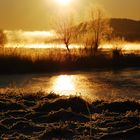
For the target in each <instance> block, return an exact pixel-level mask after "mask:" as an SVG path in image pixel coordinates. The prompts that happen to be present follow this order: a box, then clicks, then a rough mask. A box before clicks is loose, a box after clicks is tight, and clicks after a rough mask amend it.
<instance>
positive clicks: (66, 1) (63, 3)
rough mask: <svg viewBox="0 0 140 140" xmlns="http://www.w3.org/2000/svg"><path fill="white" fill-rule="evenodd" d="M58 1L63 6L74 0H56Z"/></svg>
mask: <svg viewBox="0 0 140 140" xmlns="http://www.w3.org/2000/svg"><path fill="white" fill-rule="evenodd" d="M56 2H57V3H58V4H60V5H62V6H67V5H69V4H70V3H71V2H72V0H56Z"/></svg>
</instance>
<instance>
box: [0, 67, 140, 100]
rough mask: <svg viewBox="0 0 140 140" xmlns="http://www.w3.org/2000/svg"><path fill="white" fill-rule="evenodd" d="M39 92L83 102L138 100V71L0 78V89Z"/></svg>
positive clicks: (139, 74)
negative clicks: (121, 99) (52, 93)
mask: <svg viewBox="0 0 140 140" xmlns="http://www.w3.org/2000/svg"><path fill="white" fill-rule="evenodd" d="M7 87H9V88H13V87H17V88H22V89H24V90H29V91H37V90H43V91H45V92H46V93H50V92H55V93H58V94H60V95H82V96H84V97H87V98H91V99H96V98H108V99H109V98H118V97H119V98H125V97H128V98H134V99H138V100H139V99H140V69H124V70H120V71H97V70H94V71H90V72H80V71H78V72H70V73H53V74H27V75H0V89H5V88H7Z"/></svg>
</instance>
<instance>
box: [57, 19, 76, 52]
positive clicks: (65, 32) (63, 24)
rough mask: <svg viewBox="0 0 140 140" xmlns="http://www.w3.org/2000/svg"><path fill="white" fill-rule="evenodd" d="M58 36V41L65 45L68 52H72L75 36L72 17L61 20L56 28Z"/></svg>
mask: <svg viewBox="0 0 140 140" xmlns="http://www.w3.org/2000/svg"><path fill="white" fill-rule="evenodd" d="M56 34H57V36H58V39H59V40H61V41H62V42H63V43H64V44H65V46H66V48H67V50H68V52H70V49H69V45H70V44H71V41H72V38H74V36H75V29H74V22H73V19H72V18H71V17H69V18H65V19H61V20H60V21H59V22H58V24H57V26H56Z"/></svg>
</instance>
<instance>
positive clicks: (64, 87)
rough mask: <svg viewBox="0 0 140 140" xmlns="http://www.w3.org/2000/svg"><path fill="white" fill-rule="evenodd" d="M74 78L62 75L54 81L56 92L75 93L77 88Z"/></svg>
mask: <svg viewBox="0 0 140 140" xmlns="http://www.w3.org/2000/svg"><path fill="white" fill-rule="evenodd" d="M72 79H73V77H72V76H68V75H60V76H58V77H57V78H56V79H55V81H54V87H53V88H54V91H58V92H63V91H73V90H75V86H74V83H73V80H72Z"/></svg>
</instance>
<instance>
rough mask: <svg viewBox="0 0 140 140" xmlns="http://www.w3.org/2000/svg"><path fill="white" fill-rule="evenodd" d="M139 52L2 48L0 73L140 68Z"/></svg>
mask: <svg viewBox="0 0 140 140" xmlns="http://www.w3.org/2000/svg"><path fill="white" fill-rule="evenodd" d="M139 62H140V55H138V54H135V53H133V54H131V53H130V54H122V52H121V50H113V51H112V52H105V51H102V50H99V51H98V52H97V53H96V54H94V53H91V50H85V49H72V50H71V52H70V53H68V52H67V51H66V50H64V49H25V48H15V49H8V48H7V49H5V50H2V51H1V52H0V66H1V67H0V74H24V73H46V72H67V71H76V70H80V71H86V70H90V69H120V68H133V67H140V63H139Z"/></svg>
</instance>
